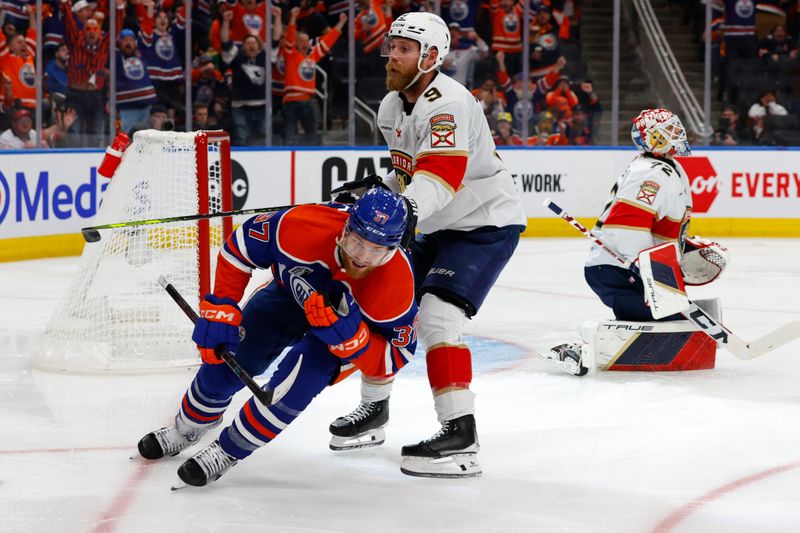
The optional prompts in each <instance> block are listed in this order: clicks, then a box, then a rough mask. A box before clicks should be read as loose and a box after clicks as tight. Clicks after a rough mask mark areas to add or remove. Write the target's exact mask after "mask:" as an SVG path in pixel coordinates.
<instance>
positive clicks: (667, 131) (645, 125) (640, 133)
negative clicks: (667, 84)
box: [631, 109, 692, 156]
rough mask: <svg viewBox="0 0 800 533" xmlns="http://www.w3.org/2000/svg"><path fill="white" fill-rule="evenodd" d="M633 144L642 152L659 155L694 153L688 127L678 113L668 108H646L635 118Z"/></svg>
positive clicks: (632, 134) (632, 135)
mask: <svg viewBox="0 0 800 533" xmlns="http://www.w3.org/2000/svg"><path fill="white" fill-rule="evenodd" d="M631 139H632V140H633V144H634V145H635V146H636V147H637V148H638V149H639V151H640V152H642V153H649V154H653V155H657V156H667V155H680V156H687V155H690V154H691V153H692V151H691V149H690V148H689V143H688V142H687V141H686V129H685V128H684V127H683V124H681V120H680V119H679V118H678V115H676V114H675V113H673V112H672V111H669V110H668V109H645V110H644V111H642V112H641V113H639V116H638V117H636V118H635V119H634V120H633V125H632V126H631Z"/></svg>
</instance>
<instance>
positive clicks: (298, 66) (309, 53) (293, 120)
mask: <svg viewBox="0 0 800 533" xmlns="http://www.w3.org/2000/svg"><path fill="white" fill-rule="evenodd" d="M299 11H300V8H297V7H293V8H292V10H291V11H290V12H289V25H288V26H287V27H286V37H285V39H284V42H283V46H282V47H281V54H282V55H283V59H284V65H285V70H286V85H285V92H284V95H283V102H282V106H281V110H282V113H283V120H284V139H285V143H286V144H287V145H296V144H319V139H318V138H317V114H316V110H315V106H314V103H313V100H312V99H313V98H314V95H315V93H316V80H317V73H316V65H317V62H318V61H319V60H320V59H322V57H323V56H324V55H325V54H327V53H328V51H329V50H330V49H331V47H333V45H334V44H335V43H336V41H337V40H338V39H339V37H340V36H341V34H342V28H343V27H344V24H345V22H347V15H345V14H344V13H341V14H340V15H339V22H338V23H337V24H336V26H334V27H333V28H332V29H331V31H329V32H328V33H326V34H325V35H323V36H322V38H321V39H319V41H318V42H317V44H316V45H314V47H313V48H312V47H311V39H310V38H309V36H308V34H307V33H304V32H298V31H297V14H298V13H299ZM298 122H300V123H301V124H302V126H303V132H304V135H303V136H302V137H300V136H298V135H297V123H298Z"/></svg>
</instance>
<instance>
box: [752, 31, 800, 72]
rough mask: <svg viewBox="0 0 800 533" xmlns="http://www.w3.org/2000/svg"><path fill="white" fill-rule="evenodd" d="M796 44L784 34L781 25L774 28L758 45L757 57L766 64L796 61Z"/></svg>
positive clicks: (789, 36) (790, 37)
mask: <svg viewBox="0 0 800 533" xmlns="http://www.w3.org/2000/svg"><path fill="white" fill-rule="evenodd" d="M797 55H798V52H797V43H795V41H794V39H793V38H792V36H791V35H789V34H788V33H786V27H785V26H783V25H778V26H775V28H774V29H773V30H772V32H771V33H770V34H769V35H767V36H766V37H765V38H764V39H763V40H762V41H761V42H760V43H759V45H758V57H760V58H761V59H762V60H763V61H764V62H765V63H767V64H778V63H780V62H781V61H786V62H788V61H791V60H793V59H797Z"/></svg>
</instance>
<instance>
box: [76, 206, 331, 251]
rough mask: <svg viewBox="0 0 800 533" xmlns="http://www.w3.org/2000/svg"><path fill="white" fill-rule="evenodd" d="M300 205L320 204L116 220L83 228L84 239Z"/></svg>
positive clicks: (286, 207)
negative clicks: (108, 231)
mask: <svg viewBox="0 0 800 533" xmlns="http://www.w3.org/2000/svg"><path fill="white" fill-rule="evenodd" d="M300 205H318V204H294V205H279V206H276V207H259V208H255V209H240V210H239V211H221V212H219V213H207V214H203V215H183V216H177V217H166V218H151V219H149V220H132V221H129V222H114V223H112V224H100V225H99V226H88V227H85V228H82V229H81V234H83V240H85V241H86V242H97V241H99V240H100V230H101V229H114V228H130V227H135V226H150V225H153V224H167V223H170V222H190V221H192V220H208V219H210V218H219V217H235V216H239V215H256V214H259V213H272V212H274V211H281V210H283V209H289V208H290V207H298V206H300Z"/></svg>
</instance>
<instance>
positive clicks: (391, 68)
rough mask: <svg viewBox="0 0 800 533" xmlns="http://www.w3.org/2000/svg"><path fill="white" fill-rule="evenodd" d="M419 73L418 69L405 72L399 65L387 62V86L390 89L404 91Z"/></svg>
mask: <svg viewBox="0 0 800 533" xmlns="http://www.w3.org/2000/svg"><path fill="white" fill-rule="evenodd" d="M416 75H417V69H416V68H414V70H413V71H411V72H404V71H403V70H402V69H401V68H400V67H399V66H398V65H396V64H392V63H386V88H387V89H389V90H390V91H402V90H405V88H406V87H407V86H408V84H409V83H411V81H412V80H413V79H414V76H416Z"/></svg>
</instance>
